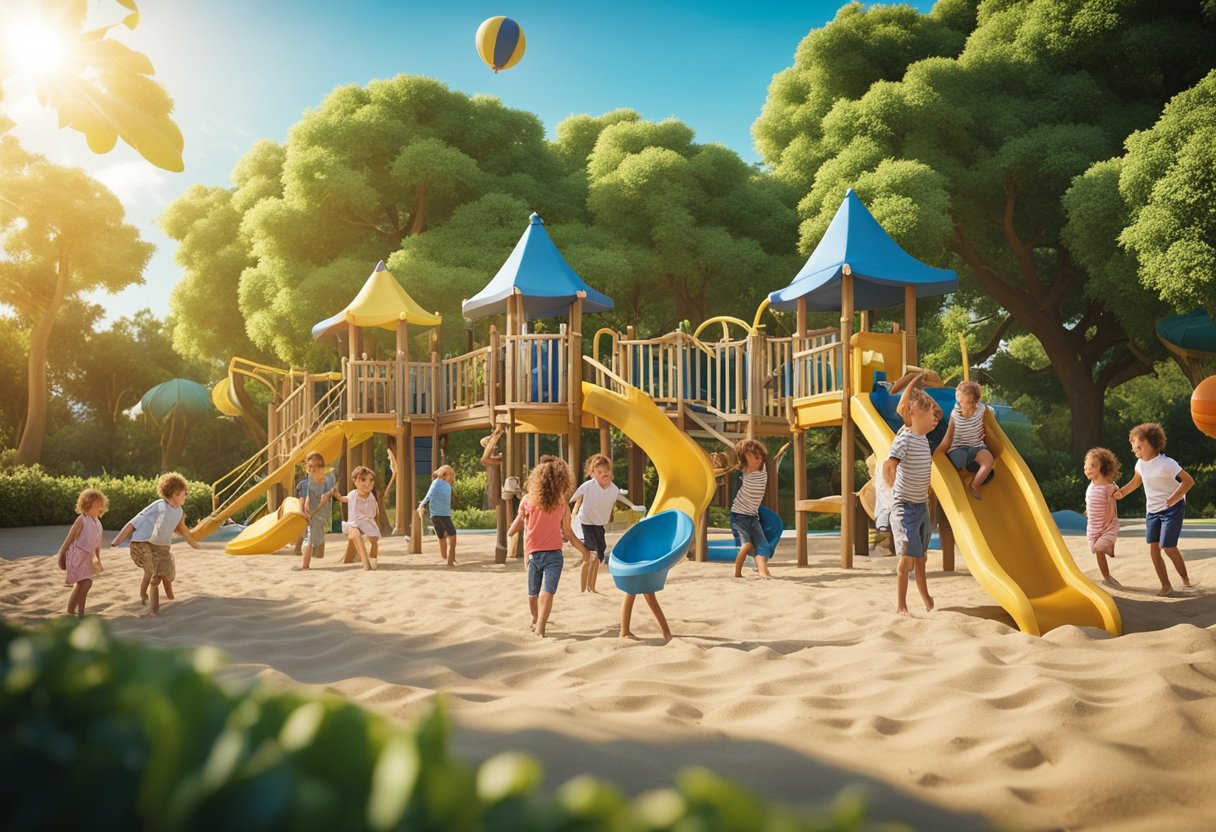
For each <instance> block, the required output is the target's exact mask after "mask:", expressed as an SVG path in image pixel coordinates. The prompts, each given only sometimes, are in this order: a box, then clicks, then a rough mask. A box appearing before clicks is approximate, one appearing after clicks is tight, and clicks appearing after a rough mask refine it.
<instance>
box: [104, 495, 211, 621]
mask: <svg viewBox="0 0 1216 832" xmlns="http://www.w3.org/2000/svg"><path fill="white" fill-rule="evenodd" d="M156 492H157V493H158V494H160V499H159V500H157V501H156V502H154V503H151V504H150V505H148V506H147V507H146V508H144V510H143V511H141V512H140V513H139V514H137V515H135V516H134V517H133V518H131V521H130V522H129V523H127V525H125V526H123V527H122V531H120V532H119V533H118V536H117V537H115V538H114V540H112V541H111V542H110V545H111V546H119V545H121V544H122V542H123V541H125V540H126V539H127V538H128V537H129V538H131V560H133V561H134V562H135V565H136V566H138V567H139V568H140V569H142V570H144V576H143V580H142V581H141V582H140V585H139V601H140V603H141V604H146V603H148V591H149V587H151V594H152V606H151V608H150V611H149V612H148V614H149V615H160V587H161V584H164V587H165V597H166V598H168V599H169V600H170V601H172V600H173V581H174V580H175V579H176V578H177V564H176V563H174V561H173V551H172V550H171V549H170V548H169V544H170V543H172V542H173V535H174V534H180V535H181V536H182V537H183V538H185V539H186V542H187V543H189V544H190V545H191V546H192V547H194V548H195V549H198V548H201V547H200V546H199V545H198V541H197V540H195V539H194V535H192V534H190V530H189V529H188V528H186V517H185V512H184V511H183V510H182V506H183V505H184V504H185V502H186V478H185V477H183V476H182V475H181V474H178V473H176V472H173V473H169V474H162V475H161V477H160V479H158V480H157V481H156Z"/></svg>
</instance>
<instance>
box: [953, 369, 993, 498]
mask: <svg viewBox="0 0 1216 832" xmlns="http://www.w3.org/2000/svg"><path fill="white" fill-rule="evenodd" d="M980 393H981V389H980V386H979V385H978V384H976V383H975V382H974V381H964V382H963V383H962V384H960V385H959V386H958V389H957V390H955V391H954V400H955V401H956V402H957V404H956V405H955V407H954V411H953V412H952V413H951V414H950V425H949V426H948V427H947V428H946V435H945V437H944V438H943V439H942V445H944V446H945V447H946V449H947V450H946V458H947V459H949V460H950V462H951V463H952V464H953V465H954V467H955V468H957V469H958V470H960V471H962V470H963V469H964V468H965V469H966V470H968V471H974V472H975V476H974V477H972V478H971V496H972V497H975V499H977V500H978V499H980V486H981V485H983V484H984V482H985V481H986V480H987V479H988V475H989V473H990V472H991V471H992V451H990V450H988V446H987V445H985V444H984V411H985V410H987V408H986V407H984V403H983V402H981V401H980Z"/></svg>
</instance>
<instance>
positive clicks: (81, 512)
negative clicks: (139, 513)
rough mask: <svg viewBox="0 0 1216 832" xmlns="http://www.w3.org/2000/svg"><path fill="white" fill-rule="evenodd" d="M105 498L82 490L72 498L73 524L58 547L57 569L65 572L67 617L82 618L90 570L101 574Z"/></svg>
mask: <svg viewBox="0 0 1216 832" xmlns="http://www.w3.org/2000/svg"><path fill="white" fill-rule="evenodd" d="M106 504H107V501H106V495H105V494H102V493H101V492H100V491H98V490H97V489H96V488H86V489H85V490H84V491H81V492H80V496H79V497H77V498H76V514H77V515H78V516H77V517H76V522H74V523H73V524H72V528H70V529H68V536H67V538H66V539H64V541H63V545H62V546H60V547H59V568H60V569H62V570H64V571H65V572H67V573H68V574H67V576H66V577H65V578H64V580H63V582H64V584H66V585H67V586H70V587H71V588H72V594H71V595H70V596H69V597H68V615H76V616H79V617H80V618H84V602H85V599H87V598H88V597H89V590H90V589H92V588H93V570H94V568H96V570H97V571H98V572H100V571H101V536H102V528H101V515H103V514H105V513H106Z"/></svg>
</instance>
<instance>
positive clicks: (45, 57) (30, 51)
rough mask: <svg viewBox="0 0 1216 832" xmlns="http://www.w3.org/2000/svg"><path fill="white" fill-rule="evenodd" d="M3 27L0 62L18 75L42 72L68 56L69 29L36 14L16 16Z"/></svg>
mask: <svg viewBox="0 0 1216 832" xmlns="http://www.w3.org/2000/svg"><path fill="white" fill-rule="evenodd" d="M8 23H9V25H6V26H5V27H4V28H5V29H6V30H7V31H5V33H4V39H3V44H2V46H3V50H4V53H5V54H4V55H3V58H0V66H2V67H3V68H4V69H6V70H7V71H8V72H10V73H13V74H19V75H31V76H35V77H38V76H45V75H50V74H52V73H54V72H56V71H57V70H59V69H60V68H61V67H62V66H63V65H64V64H65V63H66V62H67V60H68V55H69V52H70V47H71V37H70V35H69V33H68V32H67V31H66V30H64V29H60V28H57V27H55V26H52V25H50V24H49V23H46V22H45V21H43V20H39V19H38V18H25V19H22V18H18V19H16V20H11V21H8Z"/></svg>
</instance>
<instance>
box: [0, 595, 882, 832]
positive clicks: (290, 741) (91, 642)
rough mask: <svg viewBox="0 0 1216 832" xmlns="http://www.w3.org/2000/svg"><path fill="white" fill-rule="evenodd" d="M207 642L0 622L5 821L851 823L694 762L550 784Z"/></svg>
mask: <svg viewBox="0 0 1216 832" xmlns="http://www.w3.org/2000/svg"><path fill="white" fill-rule="evenodd" d="M218 663H219V662H218V660H217V656H216V653H215V651H213V650H205V649H204V650H198V651H195V652H193V653H187V652H179V651H174V652H169V651H165V650H162V649H158V648H152V647H147V646H144V645H140V644H135V643H126V642H122V641H118V640H115V639H113V638H111V637H110V635H109V634H108V633H107V631H106V628H105V626H104V625H103V624H102V622H101V621H100V620H98V619H95V618H89V619H84V620H83V621H79V622H78V621H77V619H60V620H58V621H54V622H51V623H50V624H48V625H45V626H43V627H42V628H40V629H39V630H36V631H26V630H22V629H20V628H17V627H14V626H13V625H11V624H9V623H7V622H3V623H0V683H2V688H0V766H2V767H3V770H4V772H5V773H6V776H4V777H2V778H0V826H2V827H3V828H5V829H69V828H73V827H77V828H88V829H131V830H139V829H158V830H203V829H292V830H314V829H315V830H331V829H342V830H362V829H369V830H377V832H380V831H381V830H390V829H422V830H508V829H547V830H589V832H590V831H591V830H614V832H615V831H617V830H619V832H628V830H655V831H656V832H657V830H676V829H679V830H692V829H696V830H704V831H705V832H713V830H778V829H780V830H797V829H807V830H822V832H830V831H831V830H859V829H864V828H866V823H865V806H864V803H863V802H862V801H861V800H860V799H859V798H857V797H855V796H848V795H845V796H842V797H841V798H839V799H838V800H837V801H836V803H835V805H834V806H833V807H832V809H831V810H829V812H827V813H825V814H823V815H821V816H812V815H809V814H801V813H799V814H796V813H794V812H791V811H788V810H785V809H780V808H775V807H771V806H767V805H765V804H764V803H763V802H761V801H759V800H758V799H756V798H755V797H754V796H752V795H750V794H748V793H747V792H745V791H744V790H742V789H741V788H739V787H738V786H736V785H734V784H732V783H730V782H728V781H725V780H722V779H720V778H718V777H716V776H714V775H713V774H711V773H710V772H708V771H706V770H704V769H685V770H684V771H682V772H680V773H679V774H678V775H677V777H676V783H675V786H674V788H669V789H663V790H660V791H654V792H649V793H647V794H645V795H642V796H641V797H639V798H637V799H636V800H634V801H631V802H630V801H627V800H626V799H625V798H624V797H623V796H622V795H621V793H620V792H619V791H617V790H616V789H615V788H613V787H612V786H610V785H608V784H607V783H604V782H602V781H600V780H597V779H595V778H592V777H589V776H579V777H575V778H574V779H573V780H571V781H569V782H568V783H566V784H565V785H564V786H562V787H561V788H560V789H558V790H557V793H556V794H555V796H554V797H553V798H547V797H542V796H540V794H539V791H540V787H541V784H542V772H541V768H540V766H539V765H538V764H537V763H536V762H535V761H534V760H532V759H531V758H529V757H526V756H523V755H519V754H509V753H508V754H500V755H498V756H495V757H493V758H491V759H489V760H487V761H486V762H485V763H483V764H482V765H481V766H480V767H479V768H477V769H471V768H469V767H468V766H466V765H465V764H463V763H461V762H460V761H458V760H456V759H454V758H453V757H452V756H451V754H450V752H449V750H448V734H449V730H448V724H447V719H446V718H445V716H444V714H443V711H442V709H441V708H437V709H436V710H435V711H434V712H433V713H432V714H431V715H430V716H429V717H426V718H424V719H422V720H420V721H418V722H417V723H415V724H413V725H412V726H408V727H406V726H401V725H398V724H396V723H394V722H391V721H390V720H388V719H386V718H384V717H381V716H378V715H374V714H371V713H369V712H367V711H365V710H363V709H361V708H359V707H357V706H355V705H353V704H351V703H349V702H347V701H346V700H344V699H341V698H339V697H336V696H333V695H332V694H325V693H311V692H309V693H305V692H289V693H276V692H272V691H271V690H270V689H269V688H267V687H261V686H259V687H252V688H238V687H235V686H233V685H231V684H226V685H223V686H221V685H219V684H217V683H216V681H215V680H214V679H213V678H212V676H211V675H210V672H211V671H212V670H214V669H215V668H216V667H217V666H218Z"/></svg>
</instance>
